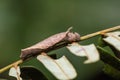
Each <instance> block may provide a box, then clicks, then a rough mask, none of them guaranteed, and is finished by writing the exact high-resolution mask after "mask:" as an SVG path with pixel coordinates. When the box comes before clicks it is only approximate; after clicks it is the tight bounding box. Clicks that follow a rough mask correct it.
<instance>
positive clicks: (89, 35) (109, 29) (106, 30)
mask: <svg viewBox="0 0 120 80" xmlns="http://www.w3.org/2000/svg"><path fill="white" fill-rule="evenodd" d="M118 29H120V26H116V27H112V28H108V29H105V30H101V31H98V32H95V33H91V34H88V35H85V36H82V37H80V41H82V40H85V39H88V38H91V37H94V36H97V35H99V34H104V33H107V32H110V31H114V30H118ZM64 46H65V45H62V46H60V47H59V46H58V47H56V48H57V49H58V48H61V47H64ZM53 50H54V49H53ZM23 62H24V61H23V60H22V59H20V60H18V61H16V62H14V63H12V64H10V65H8V66H6V67H3V68H2V69H0V74H1V73H3V72H5V71H6V70H8V69H9V68H11V67H13V66H15V65H19V64H21V63H23Z"/></svg>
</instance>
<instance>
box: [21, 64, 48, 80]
mask: <svg viewBox="0 0 120 80" xmlns="http://www.w3.org/2000/svg"><path fill="white" fill-rule="evenodd" d="M21 77H22V78H23V80H48V79H47V78H46V77H45V76H44V75H43V74H42V73H41V72H40V71H39V70H38V69H36V68H35V67H30V66H28V67H22V68H21Z"/></svg>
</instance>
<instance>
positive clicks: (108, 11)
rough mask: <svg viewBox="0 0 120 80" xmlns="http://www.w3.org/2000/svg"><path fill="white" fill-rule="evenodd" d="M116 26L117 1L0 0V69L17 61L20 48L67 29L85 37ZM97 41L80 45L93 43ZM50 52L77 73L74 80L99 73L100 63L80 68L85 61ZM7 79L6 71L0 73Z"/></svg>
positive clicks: (119, 9)
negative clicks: (66, 62) (65, 59)
mask: <svg viewBox="0 0 120 80" xmlns="http://www.w3.org/2000/svg"><path fill="white" fill-rule="evenodd" d="M119 24H120V0H0V68H2V67H4V66H6V65H8V64H10V63H12V62H14V61H16V60H18V59H19V55H20V53H21V49H23V48H26V47H28V46H31V45H33V44H35V43H37V42H39V41H41V40H43V39H45V38H46V37H48V36H50V35H53V34H55V33H59V32H62V31H66V30H67V29H68V28H69V27H71V26H73V30H72V31H75V32H78V33H80V34H81V35H85V34H89V33H92V32H96V31H98V30H102V29H106V28H109V27H113V26H117V25H119ZM97 38H98V37H95V38H92V39H89V40H85V41H82V42H80V44H83V45H87V44H90V43H95V44H96V42H97ZM53 53H57V54H58V56H62V55H66V56H67V57H68V59H69V60H70V61H71V62H72V64H73V65H74V67H75V68H76V70H77V72H78V77H77V78H76V80H93V78H94V77H95V76H96V75H97V74H99V73H100V72H101V71H102V67H103V63H102V62H101V61H99V62H97V63H93V64H87V65H84V64H83V61H84V60H85V59H86V58H80V57H76V56H74V55H72V54H71V53H70V52H69V51H68V50H67V49H66V48H62V49H60V50H57V51H54V52H53ZM38 64H39V62H38V61H37V60H36V59H32V60H30V61H28V62H26V63H24V64H23V65H24V66H25V65H29V66H30V65H32V66H35V67H37V68H39V66H38ZM42 70H43V69H41V71H42ZM43 72H44V70H43ZM7 76H8V74H7V72H5V73H3V74H0V77H1V78H7Z"/></svg>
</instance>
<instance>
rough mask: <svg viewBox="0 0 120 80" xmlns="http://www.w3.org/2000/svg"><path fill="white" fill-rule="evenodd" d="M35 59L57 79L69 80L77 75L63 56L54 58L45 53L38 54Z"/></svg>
mask: <svg viewBox="0 0 120 80" xmlns="http://www.w3.org/2000/svg"><path fill="white" fill-rule="evenodd" d="M37 59H38V60H39V61H40V62H41V63H42V64H43V65H44V66H45V67H46V68H47V69H48V70H49V71H50V72H51V73H52V74H53V75H54V76H55V77H56V78H57V79H59V80H71V79H74V78H75V77H76V76H77V73H76V71H75V69H74V67H73V66H72V64H71V63H70V62H69V61H68V59H67V58H66V57H65V56H63V57H61V58H60V59H57V60H54V59H52V58H50V57H49V56H47V55H38V56H37Z"/></svg>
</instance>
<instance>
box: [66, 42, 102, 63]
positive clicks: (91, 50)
mask: <svg viewBox="0 0 120 80" xmlns="http://www.w3.org/2000/svg"><path fill="white" fill-rule="evenodd" d="M67 48H68V50H69V51H70V52H72V53H73V54H74V55H76V56H81V57H83V56H86V57H87V58H88V59H87V60H86V61H85V62H84V63H85V64H87V63H93V62H96V61H98V60H99V59H100V57H99V53H98V51H97V49H96V47H95V45H94V44H90V45H87V46H82V45H79V44H78V43H72V44H70V45H68V46H67Z"/></svg>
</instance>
